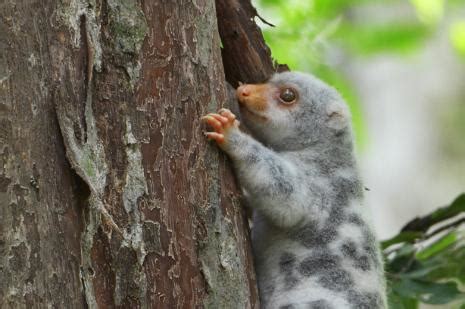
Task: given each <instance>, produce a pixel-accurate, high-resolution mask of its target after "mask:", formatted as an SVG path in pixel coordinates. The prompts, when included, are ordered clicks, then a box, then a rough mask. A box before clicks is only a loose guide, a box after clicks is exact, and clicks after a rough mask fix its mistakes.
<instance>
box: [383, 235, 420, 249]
mask: <svg viewBox="0 0 465 309" xmlns="http://www.w3.org/2000/svg"><path fill="white" fill-rule="evenodd" d="M421 236H423V233H421V232H410V231H407V232H402V233H400V234H397V235H396V236H394V237H392V238H390V239H388V240H385V241H382V242H381V248H383V250H384V249H386V248H388V247H390V246H392V245H394V244H399V243H404V242H407V243H411V244H413V243H415V241H416V240H417V239H419V238H421Z"/></svg>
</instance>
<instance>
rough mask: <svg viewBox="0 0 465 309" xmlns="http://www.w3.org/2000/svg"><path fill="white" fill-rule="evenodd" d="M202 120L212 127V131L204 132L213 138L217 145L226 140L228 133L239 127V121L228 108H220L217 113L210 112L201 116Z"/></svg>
mask: <svg viewBox="0 0 465 309" xmlns="http://www.w3.org/2000/svg"><path fill="white" fill-rule="evenodd" d="M202 120H203V121H204V122H205V123H207V124H208V125H209V126H210V127H212V128H213V130H214V132H206V133H205V135H206V136H207V137H208V138H209V139H212V140H215V141H216V142H217V143H218V145H222V144H224V143H226V142H227V139H228V133H229V132H230V131H231V130H234V129H237V128H238V127H239V121H238V120H237V119H236V116H235V115H234V114H233V113H231V111H230V110H229V109H226V108H222V109H220V110H219V111H218V113H217V114H216V113H210V114H208V115H206V116H203V117H202Z"/></svg>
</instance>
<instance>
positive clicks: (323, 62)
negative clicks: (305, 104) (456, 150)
mask: <svg viewBox="0 0 465 309" xmlns="http://www.w3.org/2000/svg"><path fill="white" fill-rule="evenodd" d="M255 5H256V6H258V11H259V14H260V15H261V17H263V18H264V19H265V20H267V21H268V22H270V23H272V24H274V25H276V27H274V28H272V27H269V26H267V25H265V24H263V25H262V30H263V33H264V36H265V40H266V42H267V44H268V45H269V46H270V48H271V51H272V54H273V57H274V58H275V59H276V60H277V61H278V62H279V63H285V64H287V65H289V67H290V68H291V69H292V70H300V71H309V72H312V73H314V74H315V75H317V76H318V77H320V78H321V79H323V80H325V81H326V82H328V83H329V84H331V85H333V86H334V87H335V88H337V89H338V90H339V91H340V92H341V93H342V95H343V96H344V97H345V99H346V101H347V103H348V104H349V106H350V108H351V110H352V118H353V123H354V129H355V133H356V136H357V142H358V144H359V146H362V148H363V144H364V143H365V140H366V138H367V137H366V131H365V129H364V122H363V116H362V111H361V108H360V104H359V99H358V96H357V93H356V91H354V88H353V87H352V85H351V83H350V81H349V80H347V79H346V78H345V77H344V74H343V72H340V69H338V68H339V67H340V66H338V64H339V63H338V61H341V59H342V61H343V60H344V57H345V55H349V56H350V57H351V58H352V59H353V58H356V57H375V56H377V55H380V54H386V53H389V54H394V55H396V56H400V57H409V56H411V55H413V54H414V53H415V52H418V51H420V50H421V48H423V47H424V45H425V43H426V42H427V40H428V39H429V38H430V37H431V36H432V35H434V34H435V33H436V32H437V31H439V29H440V28H441V27H442V29H444V28H445V29H446V31H448V33H449V38H450V44H451V46H453V48H454V50H455V51H456V52H457V55H459V56H460V57H463V59H464V60H465V17H460V16H459V18H458V19H457V18H456V19H454V18H452V19H451V21H450V23H448V24H445V25H444V24H441V22H442V20H443V17H444V16H445V14H446V13H447V12H452V11H454V10H455V9H457V8H458V9H460V10H462V12H463V11H464V10H465V1H464V0H449V1H446V0H410V1H399V0H331V1H330V0H308V1H301V0H256V1H255ZM380 8H381V11H382V12H383V14H379V12H380ZM342 63H344V62H342ZM459 118H460V117H458V118H457V119H459ZM454 119H455V118H454ZM457 121H458V122H459V123H461V124H463V123H465V122H464V121H463V118H460V119H459V120H457ZM464 217H465V195H461V196H460V197H458V198H457V199H456V200H455V201H454V202H452V203H451V204H450V205H449V206H447V207H444V208H440V209H438V210H436V211H435V212H433V213H431V214H429V215H426V216H425V217H422V218H417V219H415V220H413V221H411V222H410V223H409V224H407V225H406V226H405V227H404V229H403V230H402V231H401V232H400V233H399V234H398V235H396V236H395V237H393V238H391V239H389V240H386V241H384V242H382V247H383V250H384V256H385V260H386V274H387V279H388V294H389V295H388V296H389V305H390V308H395V309H397V308H399V309H416V308H418V306H419V303H420V302H421V303H426V304H432V305H438V304H439V305H445V304H447V308H460V309H465V292H464V291H465V231H464V229H463V228H461V226H462V227H463V223H464V221H465V219H464ZM442 308H444V307H442Z"/></svg>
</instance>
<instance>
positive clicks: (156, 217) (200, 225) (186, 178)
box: [0, 0, 274, 308]
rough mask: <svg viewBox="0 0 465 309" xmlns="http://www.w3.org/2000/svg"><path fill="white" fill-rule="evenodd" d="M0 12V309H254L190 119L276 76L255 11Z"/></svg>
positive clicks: (190, 7)
mask: <svg viewBox="0 0 465 309" xmlns="http://www.w3.org/2000/svg"><path fill="white" fill-rule="evenodd" d="M217 5H218V6H217V7H218V16H219V27H220V30H221V34H222V40H221V42H220V37H219V35H218V29H217V18H216V10H215V3H214V2H213V0H209V1H180V2H174V1H163V0H157V1H136V0H131V1H127V0H124V1H123V0H105V1H103V0H102V1H101V0H66V1H58V0H55V1H53V0H50V1H45V2H44V1H5V2H3V3H2V4H1V5H0V14H1V16H2V17H1V20H2V22H1V28H0V32H1V33H0V34H1V38H2V41H1V48H2V56H1V58H0V61H1V62H0V63H1V69H0V83H1V84H0V85H1V102H0V123H1V125H0V128H1V129H0V141H1V144H0V153H1V164H0V205H1V207H0V220H1V224H0V226H1V236H0V252H1V255H0V259H1V263H0V277H1V278H2V279H1V280H0V300H1V301H0V307H2V308H36V307H39V308H43V307H57V308H82V307H86V306H87V307H90V308H95V307H99V308H113V307H125V308H139V307H141V308H149V307H155V308H196V307H198V306H202V305H205V306H206V307H210V308H233V307H240V308H252V307H253V308H257V307H258V299H257V291H256V287H255V281H254V272H253V267H252V258H251V255H250V248H249V241H248V232H247V228H246V226H247V224H246V219H245V217H244V215H243V210H242V208H241V207H240V205H239V204H240V203H239V195H238V192H237V190H236V188H235V185H234V179H233V177H232V174H231V171H230V170H229V168H228V167H227V166H228V163H227V161H226V158H225V157H224V156H223V155H221V154H219V152H218V150H217V149H216V148H215V147H211V146H209V144H208V143H207V142H206V140H205V138H204V136H203V134H202V126H201V123H200V117H201V116H202V115H204V114H206V113H207V111H214V110H217V109H218V108H220V107H221V106H225V105H227V104H228V103H227V101H228V99H227V98H228V92H227V89H226V82H225V75H224V69H223V65H222V59H221V52H220V51H221V49H220V46H221V43H222V44H223V46H224V49H223V51H224V53H223V62H224V64H225V70H226V72H227V75H226V76H227V79H228V80H229V81H230V82H231V83H232V84H237V82H238V80H239V79H240V80H241V81H244V82H256V81H259V80H263V79H264V78H266V77H267V76H268V75H269V74H270V73H272V72H273V71H274V67H273V64H272V61H271V58H270V53H269V50H268V49H267V47H266V46H265V45H264V43H263V38H262V36H261V34H260V31H259V29H258V27H257V26H256V25H255V23H254V21H253V18H254V17H255V14H256V12H255V10H254V8H253V7H252V6H251V5H250V3H249V1H248V0H247V1H246V0H243V1H228V0H219V1H218V3H217Z"/></svg>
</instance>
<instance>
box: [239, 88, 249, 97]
mask: <svg viewBox="0 0 465 309" xmlns="http://www.w3.org/2000/svg"><path fill="white" fill-rule="evenodd" d="M250 88H251V87H250V86H249V85H241V86H239V87H238V88H237V94H238V96H239V97H248V96H249V95H250V92H251V91H250Z"/></svg>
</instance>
